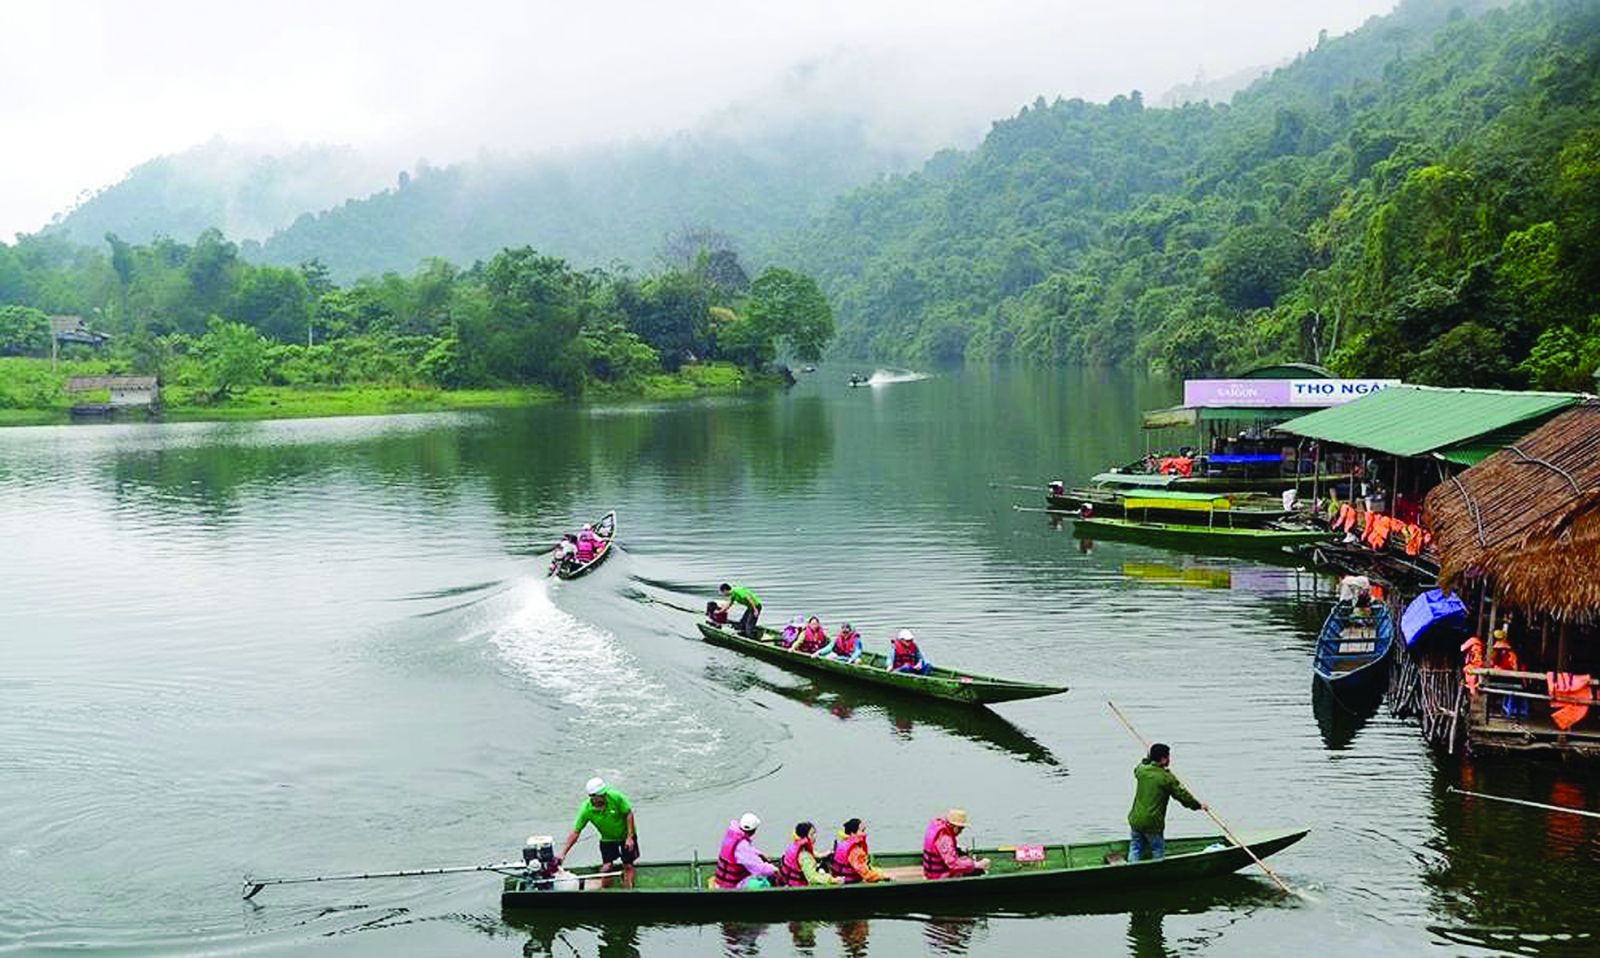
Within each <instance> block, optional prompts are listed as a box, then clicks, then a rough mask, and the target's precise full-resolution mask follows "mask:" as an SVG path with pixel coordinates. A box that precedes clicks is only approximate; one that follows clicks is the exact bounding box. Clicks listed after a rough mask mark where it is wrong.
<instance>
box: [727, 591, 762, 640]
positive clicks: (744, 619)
mask: <svg viewBox="0 0 1600 958" xmlns="http://www.w3.org/2000/svg"><path fill="white" fill-rule="evenodd" d="M717 591H718V592H721V593H722V611H723V612H726V613H730V614H731V613H732V611H733V607H734V606H736V605H742V606H744V615H741V616H740V617H739V624H738V626H736V628H737V629H738V632H739V634H740V635H742V636H744V637H745V638H747V639H753V638H755V637H756V621H757V620H758V619H760V618H761V598H760V597H759V596H757V595H756V594H755V593H754V592H751V591H750V590H749V589H746V588H745V587H744V586H742V585H730V584H729V583H727V582H724V583H722V585H720V586H718V587H717Z"/></svg>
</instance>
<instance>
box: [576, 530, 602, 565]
mask: <svg viewBox="0 0 1600 958" xmlns="http://www.w3.org/2000/svg"><path fill="white" fill-rule="evenodd" d="M599 551H600V543H599V540H597V539H596V538H595V535H594V533H592V532H580V533H578V561H579V562H588V561H589V560H590V559H593V558H594V556H595V553H596V552H599Z"/></svg>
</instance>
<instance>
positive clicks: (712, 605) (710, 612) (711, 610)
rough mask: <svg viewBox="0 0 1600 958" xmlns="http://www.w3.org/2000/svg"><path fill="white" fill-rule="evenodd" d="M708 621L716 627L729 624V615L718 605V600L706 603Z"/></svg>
mask: <svg viewBox="0 0 1600 958" xmlns="http://www.w3.org/2000/svg"><path fill="white" fill-rule="evenodd" d="M706 621H707V622H709V623H711V624H712V625H716V626H723V625H727V624H728V613H727V612H726V611H724V610H723V608H722V606H720V605H717V600H716V599H712V600H711V601H710V602H707V603H706Z"/></svg>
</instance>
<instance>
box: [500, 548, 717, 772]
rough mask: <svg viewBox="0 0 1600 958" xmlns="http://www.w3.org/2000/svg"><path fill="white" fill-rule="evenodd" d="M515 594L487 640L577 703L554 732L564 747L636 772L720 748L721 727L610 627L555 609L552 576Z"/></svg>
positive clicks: (541, 683)
mask: <svg viewBox="0 0 1600 958" xmlns="http://www.w3.org/2000/svg"><path fill="white" fill-rule="evenodd" d="M511 601H512V603H513V605H514V608H515V611H514V612H513V613H512V615H511V617H510V619H508V620H507V621H506V622H504V623H503V624H501V625H500V626H499V627H498V628H496V629H495V630H494V631H493V632H492V633H491V634H490V636H489V644H490V645H491V646H493V647H494V648H495V649H496V650H497V651H498V652H499V653H500V656H501V657H502V659H503V660H504V661H505V663H506V664H507V665H508V666H510V667H511V668H512V669H513V670H514V671H515V672H516V673H518V674H519V675H521V676H522V677H523V678H525V679H526V680H527V681H528V682H530V683H532V684H533V685H534V686H536V687H537V688H538V689H539V690H540V691H541V692H543V693H545V694H546V695H548V696H552V697H554V698H555V699H556V700H558V701H559V702H561V703H562V704H563V705H566V706H568V707H569V708H571V709H574V710H576V712H577V714H575V715H571V716H568V717H566V718H565V721H564V722H563V723H562V724H563V725H564V726H565V727H564V728H563V729H562V730H561V734H560V735H559V736H557V738H556V740H557V741H559V742H560V743H561V747H562V749H563V751H567V752H570V753H572V754H579V755H582V754H586V753H587V754H605V755H606V756H607V759H608V761H610V762H613V763H615V764H616V765H617V766H618V767H621V768H629V769H630V771H632V772H633V773H634V774H638V773H639V772H640V771H641V769H640V766H641V765H658V766H663V767H662V768H661V769H657V771H665V770H668V769H678V768H682V767H685V766H687V765H689V764H695V763H694V762H692V761H690V762H686V761H685V759H691V760H692V759H695V758H699V759H700V760H702V761H703V760H704V759H705V758H708V757H710V756H712V755H714V754H715V753H717V752H718V751H720V750H721V749H722V747H723V733H722V731H721V730H720V729H717V728H714V727H712V726H709V725H707V724H706V723H705V722H704V721H702V720H701V718H700V716H699V714H698V713H697V710H696V709H695V708H694V707H693V706H692V705H691V704H690V703H685V702H680V701H678V700H676V699H674V697H673V696H672V695H671V694H669V692H668V690H667V689H666V687H665V686H663V685H662V684H661V683H660V682H659V681H658V680H656V679H655V678H653V677H651V676H650V675H648V674H647V673H646V672H645V671H644V670H643V669H642V668H641V667H640V664H639V662H638V661H637V660H636V659H634V657H633V656H632V655H630V654H629V653H628V652H627V651H626V650H625V649H623V648H622V647H621V646H620V645H619V644H618V642H617V640H616V637H615V636H614V635H612V634H611V633H610V632H607V631H606V630H604V629H601V628H598V627H596V626H593V625H590V624H589V623H587V622H584V621H582V620H581V619H578V618H576V617H575V616H573V615H571V614H569V613H567V612H565V611H563V610H562V609H560V608H558V607H557V606H556V604H555V603H554V602H553V601H551V598H550V592H549V582H548V581H546V580H544V579H535V580H531V581H529V582H528V583H526V584H525V585H522V586H519V587H518V588H517V589H515V590H514V592H513V594H512V596H511ZM630 751H632V752H635V754H631V755H630V754H628V753H629V752H630ZM662 777H666V778H670V777H672V776H671V775H667V776H662Z"/></svg>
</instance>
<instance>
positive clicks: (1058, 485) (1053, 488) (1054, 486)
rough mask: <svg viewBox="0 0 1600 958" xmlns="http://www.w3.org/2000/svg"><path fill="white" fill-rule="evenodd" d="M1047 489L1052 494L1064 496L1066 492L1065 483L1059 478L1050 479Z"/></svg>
mask: <svg viewBox="0 0 1600 958" xmlns="http://www.w3.org/2000/svg"><path fill="white" fill-rule="evenodd" d="M1048 489H1049V493H1050V495H1052V496H1064V495H1066V494H1067V484H1066V483H1064V482H1062V481H1061V480H1060V479H1051V480H1050V485H1049V487H1048Z"/></svg>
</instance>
